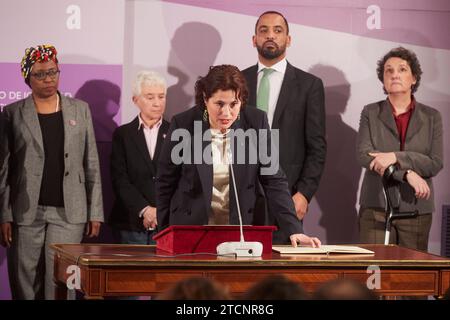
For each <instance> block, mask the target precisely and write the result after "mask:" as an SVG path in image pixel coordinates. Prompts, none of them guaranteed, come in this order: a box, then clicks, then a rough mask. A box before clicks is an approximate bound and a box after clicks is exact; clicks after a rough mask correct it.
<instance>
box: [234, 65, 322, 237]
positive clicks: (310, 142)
mask: <svg viewBox="0 0 450 320" xmlns="http://www.w3.org/2000/svg"><path fill="white" fill-rule="evenodd" d="M257 72H258V65H254V66H252V67H249V68H247V69H245V70H244V71H242V73H243V74H244V76H245V78H246V80H247V85H248V89H249V102H248V103H249V105H251V106H255V105H256V92H257V83H258V75H257ZM272 129H278V130H279V134H280V146H279V150H280V165H281V168H282V169H283V171H284V172H285V174H286V176H287V179H288V185H289V191H290V193H291V195H294V194H295V193H296V192H297V191H298V192H300V193H302V194H303V195H304V196H305V197H306V199H307V200H308V202H309V201H311V199H312V197H313V196H314V194H315V193H316V191H317V188H318V187H319V182H320V177H321V176H322V172H323V169H324V165H325V158H326V148H327V144H326V140H325V102H324V88H323V83H322V80H321V79H319V78H317V77H315V76H314V75H312V74H310V73H307V72H304V71H302V70H300V69H297V68H295V67H293V66H292V65H291V64H290V63H289V62H288V63H287V67H286V72H285V74H284V78H283V83H282V85H281V89H280V94H279V96H278V101H277V104H276V108H275V113H274V117H273V121H272ZM257 207H258V208H259V210H264V200H263V198H261V197H260V200H259V201H258V204H257ZM268 220H269V224H278V222H277V221H276V218H274V217H273V216H271V215H270V213H269V215H268ZM288 242H289V239H288V236H287V235H286V234H282V232H275V233H274V243H288Z"/></svg>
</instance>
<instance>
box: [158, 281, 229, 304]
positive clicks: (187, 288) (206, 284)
mask: <svg viewBox="0 0 450 320" xmlns="http://www.w3.org/2000/svg"><path fill="white" fill-rule="evenodd" d="M230 298H231V297H230V295H229V293H228V290H227V289H226V288H225V287H224V286H223V285H222V284H220V283H218V282H217V281H215V280H213V279H210V278H205V277H197V276H196V277H190V278H186V279H183V280H181V281H179V282H177V283H176V284H174V285H173V286H172V287H170V288H169V289H168V290H167V291H165V292H164V293H162V294H161V295H160V296H159V297H158V299H159V300H229V299H230Z"/></svg>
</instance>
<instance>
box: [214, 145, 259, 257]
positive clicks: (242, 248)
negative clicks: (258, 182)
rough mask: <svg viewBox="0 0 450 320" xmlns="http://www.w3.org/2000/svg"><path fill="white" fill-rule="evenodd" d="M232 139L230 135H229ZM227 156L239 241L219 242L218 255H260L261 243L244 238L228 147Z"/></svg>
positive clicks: (231, 158)
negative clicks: (236, 214)
mask: <svg viewBox="0 0 450 320" xmlns="http://www.w3.org/2000/svg"><path fill="white" fill-rule="evenodd" d="M230 139H232V137H230ZM226 152H227V158H228V162H229V164H230V171H231V181H232V182H233V188H234V196H235V197H236V206H237V211H238V217H239V231H240V234H241V237H240V241H227V242H222V243H220V244H219V245H218V246H217V248H216V250H217V254H219V255H229V254H234V255H235V256H236V257H261V256H262V251H263V245H262V243H261V242H257V241H250V242H247V241H245V239H244V231H243V227H242V215H241V208H240V205H239V197H238V193H237V188H236V179H235V178H234V170H233V157H232V156H231V150H230V149H229V148H228V150H227V151H226Z"/></svg>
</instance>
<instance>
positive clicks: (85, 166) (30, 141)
mask: <svg viewBox="0 0 450 320" xmlns="http://www.w3.org/2000/svg"><path fill="white" fill-rule="evenodd" d="M60 97H61V110H62V115H63V121H64V168H65V174H64V180H63V196H64V208H65V210H66V213H67V214H66V219H67V222H69V223H73V224H77V223H85V222H87V221H103V201H102V192H101V190H102V188H101V178H100V165H99V160H98V153H97V143H96V141H95V136H94V128H93V124H92V117H91V112H90V110H89V107H88V105H87V103H85V102H83V101H81V100H77V99H72V98H69V97H66V96H63V95H61V94H60ZM3 124H4V129H3V130H4V132H5V134H3V135H1V136H0V223H2V222H14V223H16V224H19V225H30V224H31V223H33V221H34V220H35V219H36V212H37V207H38V201H39V192H40V188H41V180H42V173H43V170H44V161H45V154H44V146H43V141H42V134H41V128H40V125H39V119H38V114H37V112H36V107H35V105H34V102H33V97H32V96H31V95H30V96H29V97H28V98H26V99H23V100H19V101H17V102H14V103H12V104H10V105H9V106H6V107H5V108H4V110H3Z"/></svg>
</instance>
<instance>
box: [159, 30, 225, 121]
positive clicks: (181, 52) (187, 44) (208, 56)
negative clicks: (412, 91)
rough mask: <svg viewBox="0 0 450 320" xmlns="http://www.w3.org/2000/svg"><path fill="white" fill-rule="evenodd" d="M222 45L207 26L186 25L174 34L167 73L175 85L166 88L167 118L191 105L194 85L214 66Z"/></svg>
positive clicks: (217, 34) (215, 31) (218, 36)
mask: <svg viewBox="0 0 450 320" xmlns="http://www.w3.org/2000/svg"><path fill="white" fill-rule="evenodd" d="M221 46H222V38H221V37H220V34H219V32H218V31H217V29H215V28H214V27H213V26H211V25H209V24H205V23H200V22H188V23H184V24H183V25H181V26H180V27H179V28H178V29H177V30H176V31H175V33H174V36H173V38H172V40H171V50H170V53H169V61H168V63H167V72H168V73H169V74H170V75H172V76H174V77H176V78H177V82H176V83H175V84H174V85H173V86H170V87H169V88H168V89H167V106H166V118H167V119H169V120H170V119H172V116H173V115H175V114H177V113H180V112H181V111H184V110H186V109H188V108H190V107H192V106H193V105H194V92H195V91H194V86H195V82H196V81H197V79H198V77H199V76H204V75H206V73H207V71H208V70H209V67H210V66H212V65H214V62H215V60H216V57H217V53H218V52H219V50H220V48H221Z"/></svg>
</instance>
